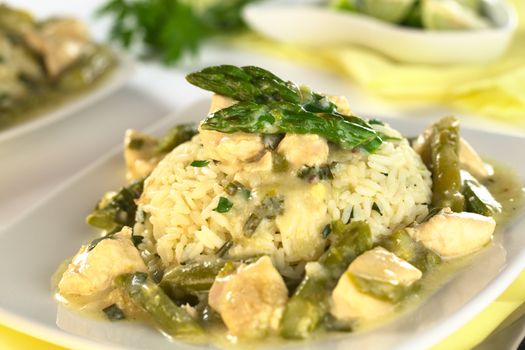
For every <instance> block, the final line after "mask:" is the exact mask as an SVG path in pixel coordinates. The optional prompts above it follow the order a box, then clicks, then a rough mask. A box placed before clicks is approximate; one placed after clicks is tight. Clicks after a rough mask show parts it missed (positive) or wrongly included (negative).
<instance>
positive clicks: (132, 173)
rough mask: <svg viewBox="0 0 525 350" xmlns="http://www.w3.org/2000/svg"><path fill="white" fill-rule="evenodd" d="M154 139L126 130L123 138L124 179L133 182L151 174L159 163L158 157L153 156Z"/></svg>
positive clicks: (155, 140) (156, 142)
mask: <svg viewBox="0 0 525 350" xmlns="http://www.w3.org/2000/svg"><path fill="white" fill-rule="evenodd" d="M157 144H158V141H157V139H156V138H154V137H152V136H150V135H148V134H144V133H141V132H139V131H137V130H132V129H128V130H126V135H125V137H124V159H125V160H126V179H127V180H128V181H130V182H131V181H134V180H138V179H141V178H143V177H145V176H147V175H149V174H150V173H151V171H152V170H153V168H155V166H156V165H157V164H158V163H159V161H160V157H158V156H156V155H155V147H156V146H157Z"/></svg>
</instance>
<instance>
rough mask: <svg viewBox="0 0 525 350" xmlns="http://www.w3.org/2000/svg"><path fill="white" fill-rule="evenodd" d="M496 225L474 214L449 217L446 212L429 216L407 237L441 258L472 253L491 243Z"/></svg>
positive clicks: (455, 214)
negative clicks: (429, 217) (428, 218)
mask: <svg viewBox="0 0 525 350" xmlns="http://www.w3.org/2000/svg"><path fill="white" fill-rule="evenodd" d="M495 228H496V221H495V220H494V219H493V218H491V217H487V216H483V215H479V214H474V213H466V212H463V213H453V212H452V211H451V210H450V209H449V208H445V209H443V210H442V211H441V212H439V213H438V214H436V215H435V216H433V217H432V218H431V219H430V220H428V221H427V222H424V223H422V224H420V225H418V226H416V227H415V228H411V229H407V230H408V232H409V234H410V235H411V236H412V237H413V238H414V239H416V240H417V241H420V242H421V243H422V244H423V245H424V246H425V247H427V248H429V249H431V250H433V251H434V252H436V253H437V254H439V255H440V256H441V257H443V258H455V257H460V256H464V255H468V254H471V253H474V252H475V251H478V250H479V249H481V248H482V247H483V246H484V245H486V244H487V243H488V242H490V240H491V239H492V234H493V233H494V229H495Z"/></svg>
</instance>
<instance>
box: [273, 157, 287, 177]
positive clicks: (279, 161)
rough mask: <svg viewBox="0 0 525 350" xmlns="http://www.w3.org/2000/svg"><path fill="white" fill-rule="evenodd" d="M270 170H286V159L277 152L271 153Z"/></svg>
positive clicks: (280, 171) (279, 171)
mask: <svg viewBox="0 0 525 350" xmlns="http://www.w3.org/2000/svg"><path fill="white" fill-rule="evenodd" d="M272 170H273V171H274V172H276V173H282V172H285V171H286V170H288V161H287V160H286V158H285V157H284V156H283V155H282V154H279V153H277V152H273V153H272Z"/></svg>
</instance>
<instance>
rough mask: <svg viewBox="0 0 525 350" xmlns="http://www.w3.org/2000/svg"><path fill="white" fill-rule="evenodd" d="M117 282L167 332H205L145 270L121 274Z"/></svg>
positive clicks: (179, 333) (176, 334)
mask: <svg viewBox="0 0 525 350" xmlns="http://www.w3.org/2000/svg"><path fill="white" fill-rule="evenodd" d="M115 282H116V284H117V285H118V286H120V287H121V288H123V289H124V291H125V292H126V293H127V294H128V295H129V297H130V298H131V300H132V301H133V302H134V303H135V304H136V305H137V306H139V307H140V308H141V309H143V310H144V311H145V312H146V313H147V314H149V315H150V316H151V320H152V321H153V322H154V323H155V324H156V325H157V326H158V327H159V328H160V329H161V330H162V331H163V332H165V333H166V334H168V335H171V336H174V337H184V336H195V335H200V334H203V330H202V328H201V327H200V326H199V324H198V323H197V322H196V321H195V320H194V319H193V318H192V317H191V316H190V315H189V314H188V313H187V312H186V310H184V309H182V308H180V307H179V306H177V305H176V304H175V303H174V302H173V301H171V299H170V298H169V297H168V296H167V295H166V293H164V292H163V291H162V289H161V288H160V287H159V286H157V285H156V284H155V283H154V282H153V281H151V280H150V279H149V278H148V275H147V274H146V273H143V272H136V273H132V274H125V275H121V276H119V277H117V278H116V280H115Z"/></svg>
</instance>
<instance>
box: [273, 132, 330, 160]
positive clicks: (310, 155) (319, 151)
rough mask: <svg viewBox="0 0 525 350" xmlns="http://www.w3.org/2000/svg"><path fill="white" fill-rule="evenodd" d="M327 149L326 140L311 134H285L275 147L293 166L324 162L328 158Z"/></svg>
mask: <svg viewBox="0 0 525 350" xmlns="http://www.w3.org/2000/svg"><path fill="white" fill-rule="evenodd" d="M328 151H329V149H328V143H327V142H326V140H325V139H324V138H322V137H320V136H319V135H313V134H307V135H297V134H287V135H286V136H285V137H284V138H283V139H282V141H281V142H280V143H279V146H278V147H277V152H279V153H280V154H281V155H283V156H284V157H285V158H286V160H287V161H288V163H289V164H290V165H291V166H292V167H294V168H299V167H301V166H303V165H308V166H316V165H321V164H324V163H326V161H327V160H328Z"/></svg>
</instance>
